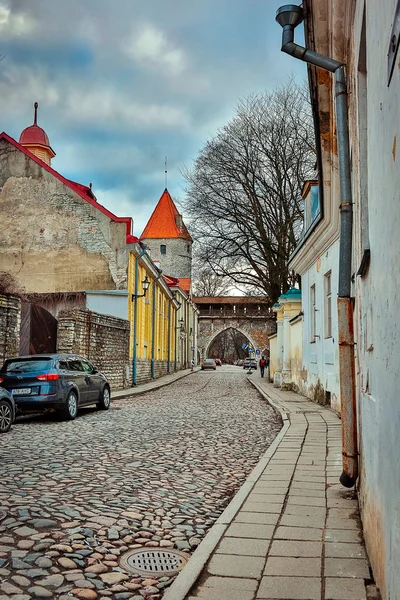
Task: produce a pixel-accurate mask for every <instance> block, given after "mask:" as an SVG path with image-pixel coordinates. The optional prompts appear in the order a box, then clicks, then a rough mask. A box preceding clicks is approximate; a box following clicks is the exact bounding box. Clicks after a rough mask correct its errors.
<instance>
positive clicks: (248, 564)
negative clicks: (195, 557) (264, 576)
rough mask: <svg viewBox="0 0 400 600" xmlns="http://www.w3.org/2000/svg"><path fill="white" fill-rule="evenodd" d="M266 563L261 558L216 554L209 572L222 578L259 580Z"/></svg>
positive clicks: (208, 568)
mask: <svg viewBox="0 0 400 600" xmlns="http://www.w3.org/2000/svg"><path fill="white" fill-rule="evenodd" d="M264 563H265V559H264V557H261V556H236V555H232V554H229V555H228V554H214V556H213V557H212V559H211V560H210V562H209V564H208V567H207V572H208V573H210V574H211V575H220V576H222V577H245V578H247V579H249V578H250V579H259V577H260V575H261V572H262V570H263V567H264Z"/></svg>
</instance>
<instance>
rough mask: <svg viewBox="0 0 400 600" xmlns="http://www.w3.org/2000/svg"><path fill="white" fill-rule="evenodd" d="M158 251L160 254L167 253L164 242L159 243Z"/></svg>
mask: <svg viewBox="0 0 400 600" xmlns="http://www.w3.org/2000/svg"><path fill="white" fill-rule="evenodd" d="M160 252H161V254H167V246H166V245H165V244H161V246H160Z"/></svg>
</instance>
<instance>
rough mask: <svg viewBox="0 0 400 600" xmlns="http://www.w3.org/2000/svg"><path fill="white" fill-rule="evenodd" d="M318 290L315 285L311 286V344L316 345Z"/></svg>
mask: <svg viewBox="0 0 400 600" xmlns="http://www.w3.org/2000/svg"><path fill="white" fill-rule="evenodd" d="M316 296H317V294H316V289H315V283H313V284H312V285H311V286H310V343H311V344H315V338H316V337H317V336H316V328H317V327H316V326H317V323H316V320H317V319H316V313H317V309H316Z"/></svg>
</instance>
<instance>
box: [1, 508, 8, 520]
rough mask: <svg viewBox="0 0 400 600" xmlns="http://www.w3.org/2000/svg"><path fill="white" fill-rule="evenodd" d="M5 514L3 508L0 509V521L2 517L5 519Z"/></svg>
mask: <svg viewBox="0 0 400 600" xmlns="http://www.w3.org/2000/svg"><path fill="white" fill-rule="evenodd" d="M6 516H7V513H6V511H5V510H0V521H2V520H3V519H5V518H6Z"/></svg>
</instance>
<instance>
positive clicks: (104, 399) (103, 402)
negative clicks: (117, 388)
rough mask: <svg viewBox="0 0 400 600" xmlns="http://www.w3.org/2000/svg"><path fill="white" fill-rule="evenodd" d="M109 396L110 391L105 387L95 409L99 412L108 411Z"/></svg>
mask: <svg viewBox="0 0 400 600" xmlns="http://www.w3.org/2000/svg"><path fill="white" fill-rule="evenodd" d="M110 402H111V394H110V389H109V388H108V387H107V386H106V387H105V388H104V390H103V392H102V394H101V396H100V400H99V402H98V403H97V408H99V409H100V410H108V409H109V408H110Z"/></svg>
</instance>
